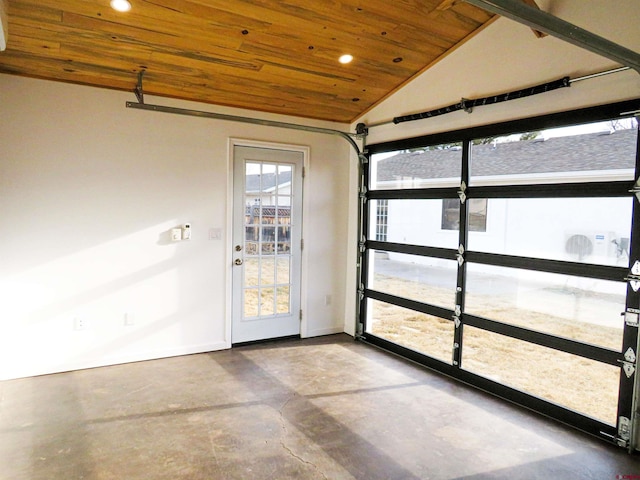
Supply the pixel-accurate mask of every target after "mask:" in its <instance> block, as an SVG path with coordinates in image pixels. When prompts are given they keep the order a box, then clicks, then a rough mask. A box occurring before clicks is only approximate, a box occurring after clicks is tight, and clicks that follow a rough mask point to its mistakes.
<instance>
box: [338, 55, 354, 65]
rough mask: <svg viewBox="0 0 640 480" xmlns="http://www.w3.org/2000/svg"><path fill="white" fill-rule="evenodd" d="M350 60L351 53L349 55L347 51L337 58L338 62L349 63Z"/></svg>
mask: <svg viewBox="0 0 640 480" xmlns="http://www.w3.org/2000/svg"><path fill="white" fill-rule="evenodd" d="M352 60H353V55H349V54H348V53H347V54H346V55H342V56H341V57H340V58H339V59H338V61H339V62H340V63H351V61H352Z"/></svg>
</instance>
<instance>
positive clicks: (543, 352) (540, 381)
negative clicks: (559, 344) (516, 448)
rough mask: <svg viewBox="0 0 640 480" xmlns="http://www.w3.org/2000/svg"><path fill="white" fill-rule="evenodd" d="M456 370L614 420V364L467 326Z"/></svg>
mask: <svg viewBox="0 0 640 480" xmlns="http://www.w3.org/2000/svg"><path fill="white" fill-rule="evenodd" d="M462 368H463V369H465V370H468V371H470V372H473V373H477V374H478V375H481V376H483V377H486V378H489V379H491V380H494V381H496V382H499V383H502V384H505V385H508V386H510V387H513V388H516V389H518V390H522V391H524V392H527V393H530V394H533V395H535V396H537V397H540V398H543V399H545V400H550V401H552V402H554V403H557V404H559V405H562V406H564V407H568V408H570V409H571V410H575V411H577V412H580V413H583V414H586V415H588V416H590V417H593V418H596V419H598V420H601V421H603V422H605V423H608V424H610V425H615V424H616V415H617V406H618V383H619V381H620V368H618V367H614V366H611V365H607V364H603V363H600V362H596V361H593V360H588V359H586V358H582V357H578V356H575V355H571V354H569V353H565V352H559V351H556V350H553V349H550V348H546V347H541V346H539V345H535V344H532V343H528V342H523V341H521V340H516V339H514V338H509V337H506V336H504V335H499V334H496V333H492V332H487V331H484V330H480V329H478V328H474V327H469V326H468V325H467V326H465V327H464V340H463V348H462Z"/></svg>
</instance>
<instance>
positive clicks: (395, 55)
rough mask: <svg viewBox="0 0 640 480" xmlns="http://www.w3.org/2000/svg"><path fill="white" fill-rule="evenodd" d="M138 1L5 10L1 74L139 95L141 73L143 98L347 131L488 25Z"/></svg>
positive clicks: (214, 2) (452, 6) (339, 1)
mask: <svg viewBox="0 0 640 480" xmlns="http://www.w3.org/2000/svg"><path fill="white" fill-rule="evenodd" d="M130 1H131V4H132V9H131V11H129V12H127V13H119V12H116V11H114V10H113V9H111V8H110V6H109V0H8V12H9V39H8V42H7V49H6V50H5V51H4V52H0V72H2V73H9V74H17V75H25V76H31V77H37V78H44V79H51V80H57V81H64V82H72V83H78V84H84V85H92V86H97V87H105V88H113V89H119V90H127V91H132V90H133V89H134V88H135V86H136V83H137V77H138V72H140V71H141V70H144V71H145V74H144V77H143V78H144V80H143V86H144V91H145V93H146V94H154V95H160V96H165V97H174V98H181V99H187V100H196V101H201V102H206V103H211V104H218V105H227V106H233V107H240V108H249V109H253V110H260V111H265V112H272V113H282V114H289V115H296V116H301V117H308V118H315V119H323V120H332V121H337V122H350V121H352V120H354V119H356V118H357V117H358V116H359V115H361V114H362V113H363V112H365V111H366V110H368V109H369V108H371V107H372V106H373V105H375V104H376V103H377V102H380V101H381V100H382V99H384V98H385V97H386V96H388V95H389V94H390V93H392V92H393V91H395V90H396V89H397V88H399V87H400V86H401V85H403V84H404V83H406V82H407V81H408V80H409V79H411V78H412V77H414V76H415V75H416V74H418V73H420V72H421V71H423V70H424V69H426V68H428V67H429V66H430V65H432V64H433V63H434V62H436V61H437V60H438V59H440V58H442V57H443V56H444V55H446V54H447V53H448V52H450V51H451V50H452V49H455V48H456V47H457V46H459V45H460V44H461V43H463V42H464V41H465V39H468V38H469V37H470V36H472V35H473V34H474V33H475V32H477V31H478V30H479V29H480V28H481V27H482V26H483V25H484V24H486V23H487V22H488V21H489V20H490V19H491V15H490V14H488V13H486V12H484V11H483V10H480V9H477V8H475V7H472V6H470V5H468V4H465V3H464V2H459V1H456V0H444V1H443V0H393V1H391V0H366V1H364V0H130ZM345 53H348V54H351V55H353V57H354V60H353V62H351V63H350V64H348V65H342V64H340V63H338V57H340V56H341V55H342V54H345ZM134 99H135V97H133V96H132V100H134Z"/></svg>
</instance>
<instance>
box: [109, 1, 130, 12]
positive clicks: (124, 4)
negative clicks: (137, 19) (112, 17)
mask: <svg viewBox="0 0 640 480" xmlns="http://www.w3.org/2000/svg"><path fill="white" fill-rule="evenodd" d="M110 5H111V8H113V9H114V10H117V11H118V12H128V11H129V10H131V4H130V3H129V1H128V0H111V3H110Z"/></svg>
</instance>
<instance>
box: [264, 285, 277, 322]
mask: <svg viewBox="0 0 640 480" xmlns="http://www.w3.org/2000/svg"><path fill="white" fill-rule="evenodd" d="M275 301H276V298H275V290H274V289H273V288H262V289H260V315H261V316H263V315H273V314H274V312H275V309H274V306H275Z"/></svg>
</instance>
